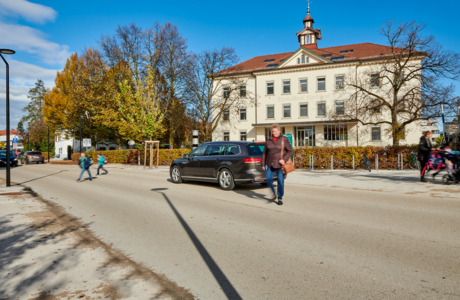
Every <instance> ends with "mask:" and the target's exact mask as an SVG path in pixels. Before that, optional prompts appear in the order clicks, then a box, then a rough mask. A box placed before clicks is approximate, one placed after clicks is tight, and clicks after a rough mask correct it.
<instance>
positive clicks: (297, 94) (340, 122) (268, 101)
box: [213, 11, 421, 147]
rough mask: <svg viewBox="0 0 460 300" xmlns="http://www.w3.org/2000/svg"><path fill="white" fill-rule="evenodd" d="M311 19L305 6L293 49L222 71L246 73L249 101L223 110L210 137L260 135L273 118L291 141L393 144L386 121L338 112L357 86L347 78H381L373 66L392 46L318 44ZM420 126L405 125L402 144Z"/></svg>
mask: <svg viewBox="0 0 460 300" xmlns="http://www.w3.org/2000/svg"><path fill="white" fill-rule="evenodd" d="M313 23H314V20H313V18H312V17H311V15H310V12H309V11H308V13H307V16H306V18H305V19H304V20H303V24H304V28H303V29H302V30H301V31H299V32H298V33H297V37H298V42H299V44H300V48H298V49H297V50H296V51H294V52H289V53H281V54H272V55H263V56H258V57H254V58H252V59H249V60H247V61H245V62H242V63H240V64H238V65H236V66H235V67H234V69H233V70H235V71H233V72H232V73H226V74H225V75H222V76H223V77H225V76H227V77H228V76H235V77H239V78H241V79H244V84H242V85H241V86H240V91H239V96H241V97H242V98H244V97H248V98H250V101H246V104H245V105H244V106H242V105H239V106H238V107H229V108H228V109H227V110H226V111H224V112H223V115H222V118H221V120H220V123H219V125H218V127H217V128H216V130H215V131H214V132H213V140H215V141H219V140H248V141H264V140H266V139H267V138H268V137H269V136H270V126H271V124H273V123H279V124H280V125H281V127H282V131H283V133H284V134H291V135H292V136H293V146H294V147H306V146H356V145H359V146H366V145H380V146H385V145H391V144H392V139H391V135H390V134H388V133H389V132H390V131H391V126H390V125H385V124H380V125H365V126H364V125H361V124H359V123H358V122H357V121H356V119H355V120H353V119H340V118H337V116H340V114H343V113H344V107H345V106H346V104H347V101H348V100H349V99H350V97H351V95H353V93H354V92H355V88H353V89H351V88H349V87H347V86H346V84H345V82H347V81H350V80H354V81H356V82H357V81H359V80H368V81H369V82H370V84H371V85H372V84H373V82H375V83H376V84H377V85H378V84H381V82H379V81H378V80H380V79H377V80H376V79H375V78H373V77H372V76H373V75H372V70H373V68H375V67H376V66H378V65H379V63H380V61H379V60H380V59H381V58H382V57H388V55H391V48H390V47H387V46H382V45H376V44H372V43H362V44H353V45H343V46H337V47H328V48H318V46H317V43H318V40H321V38H322V36H321V30H320V29H314V28H313ZM416 63H418V62H416ZM222 81H223V82H222ZM222 81H220V80H219V87H218V86H217V83H216V84H215V88H216V89H221V90H222V92H221V93H219V92H218V93H217V95H220V97H228V95H227V94H226V91H228V90H230V89H229V88H228V87H226V84H225V79H222ZM228 82H230V80H229V81H228ZM409 84H420V82H412V83H409ZM232 90H233V89H232ZM237 92H238V91H237ZM376 92H377V91H376ZM213 101H214V99H213ZM388 117H389V115H388ZM420 132H421V124H420V122H415V123H412V124H409V125H407V126H406V127H405V128H404V133H405V134H404V136H403V137H402V139H400V144H416V143H418V140H419V138H420Z"/></svg>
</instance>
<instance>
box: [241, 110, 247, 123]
mask: <svg viewBox="0 0 460 300" xmlns="http://www.w3.org/2000/svg"><path fill="white" fill-rule="evenodd" d="M240 120H241V121H246V108H242V109H240Z"/></svg>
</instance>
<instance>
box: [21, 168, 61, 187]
mask: <svg viewBox="0 0 460 300" xmlns="http://www.w3.org/2000/svg"><path fill="white" fill-rule="evenodd" d="M67 171H68V170H61V171H59V172H56V173H53V174H48V175H45V176H41V177H37V178H34V179H30V180H27V181H24V182H19V183H17V185H21V184H24V183H28V182H32V181H35V180H40V179H43V178H46V177H50V176H54V175H57V174H60V173H62V172H67Z"/></svg>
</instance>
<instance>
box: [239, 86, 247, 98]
mask: <svg viewBox="0 0 460 300" xmlns="http://www.w3.org/2000/svg"><path fill="white" fill-rule="evenodd" d="M240 97H246V86H245V85H241V86H240Z"/></svg>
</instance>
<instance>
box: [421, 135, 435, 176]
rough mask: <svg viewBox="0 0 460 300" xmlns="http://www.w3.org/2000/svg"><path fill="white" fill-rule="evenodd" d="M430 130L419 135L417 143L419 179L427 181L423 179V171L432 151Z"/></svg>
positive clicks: (424, 171)
mask: <svg viewBox="0 0 460 300" xmlns="http://www.w3.org/2000/svg"><path fill="white" fill-rule="evenodd" d="M431 135H432V133H431V131H425V132H424V133H423V135H422V136H421V137H420V143H419V145H418V161H419V162H420V181H421V182H427V180H426V179H425V173H426V168H427V163H428V159H429V158H430V152H431V151H434V150H435V149H434V148H433V144H432V143H431Z"/></svg>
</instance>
